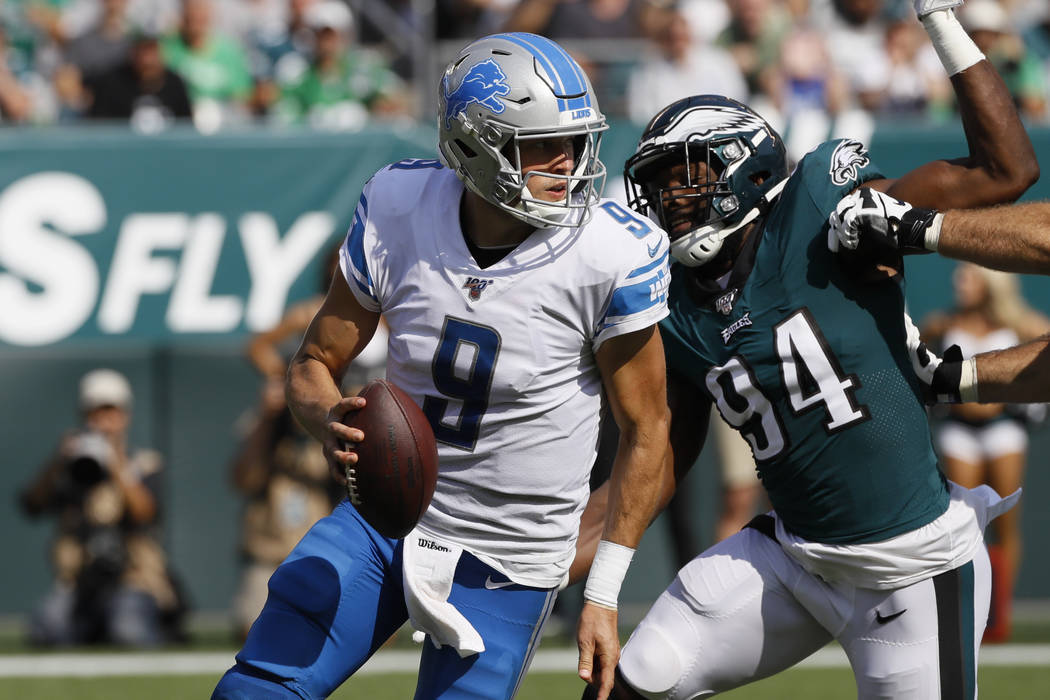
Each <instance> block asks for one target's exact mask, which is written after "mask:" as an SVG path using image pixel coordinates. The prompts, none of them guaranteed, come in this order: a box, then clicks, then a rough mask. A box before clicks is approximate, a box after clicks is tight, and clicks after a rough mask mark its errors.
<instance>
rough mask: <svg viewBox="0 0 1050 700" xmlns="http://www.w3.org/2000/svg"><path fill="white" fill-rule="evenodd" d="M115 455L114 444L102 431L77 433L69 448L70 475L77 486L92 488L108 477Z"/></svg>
mask: <svg viewBox="0 0 1050 700" xmlns="http://www.w3.org/2000/svg"><path fill="white" fill-rule="evenodd" d="M114 457H115V455H114V452H113V445H111V444H110V442H109V440H108V439H106V436H105V435H103V434H102V433H99V432H97V431H94V430H85V431H83V432H80V433H77V434H76V435H74V436H73V441H72V444H71V445H70V448H69V467H68V470H69V477H70V479H71V480H72V482H73V483H74V484H75V485H76V486H78V487H80V488H83V489H86V488H90V487H92V486H94V485H95V484H97V483H99V482H101V481H102V480H104V479H106V478H107V476H108V475H109V467H110V465H111V464H112V463H113V460H114Z"/></svg>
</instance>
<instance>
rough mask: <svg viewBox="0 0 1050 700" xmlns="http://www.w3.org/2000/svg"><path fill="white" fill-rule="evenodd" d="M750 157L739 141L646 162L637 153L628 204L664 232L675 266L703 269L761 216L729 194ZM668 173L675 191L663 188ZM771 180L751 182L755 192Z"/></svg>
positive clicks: (690, 145) (678, 150)
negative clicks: (728, 240) (725, 243)
mask: <svg viewBox="0 0 1050 700" xmlns="http://www.w3.org/2000/svg"><path fill="white" fill-rule="evenodd" d="M750 155H751V152H750V149H749V147H748V145H747V143H746V142H745V141H744V140H743V139H742V138H740V137H737V136H729V137H725V138H719V139H712V140H709V141H695V142H687V143H683V144H678V145H677V146H676V147H673V148H670V149H661V150H660V151H659V152H656V153H653V154H652V157H650V158H645V153H644V151H641V152H639V153H638V154H637V155H636V156H634V157H633V158H632V159H631V160H630V161H628V165H627V168H626V170H625V172H624V177H625V179H626V182H627V191H628V196H629V201H628V203H629V205H630V206H631V207H632V208H633V209H635V210H636V211H640V212H643V211H644V212H647V213H648V215H649V216H650V217H651V218H653V219H654V220H655V221H656V222H657V223H659V224H660V226H661V228H663V229H664V230H665V231H667V234H668V236H669V237H670V239H671V253H672V254H673V255H674V256H675V258H676V259H677V260H679V261H680V262H682V263H684V264H686V265H689V266H691V267H695V266H699V265H703V264H705V263H707V262H709V261H710V260H711V259H712V258H714V257H715V256H716V255H717V254H718V252H719V251H720V250H721V248H722V241H724V240H725V239H726V238H728V237H729V236H730V235H731V234H733V233H735V232H736V231H739V230H740V229H741V228H743V227H744V226H745V225H746V224H749V223H751V222H752V221H753V220H755V219H756V218H757V217H758V215H759V214H760V213H761V210H760V209H759V207H754V208H752V209H751V210H749V211H748V210H744V209H743V208H742V206H741V203H740V199H739V197H737V195H736V194H735V193H734V191H733V181H732V178H733V175H734V174H735V173H736V171H737V170H738V169H739V168H740V166H742V165H743V164H744V162H745V161H746V160H747V158H748V157H749V156H750ZM676 166H680V167H677V168H676ZM672 169H674V171H675V174H676V175H679V177H677V178H676V179H675V183H674V184H673V185H671V184H663V182H665V181H666V179H667V176H668V175H669V174H670V173H671V171H672ZM771 176H772V173H757V174H752V175H750V176H749V179H750V180H751V184H752V185H753V186H754V187H758V186H760V185H761V184H762V183H763V182H764V181H765V180H766V179H768V178H769V177H771ZM778 192H779V190H778Z"/></svg>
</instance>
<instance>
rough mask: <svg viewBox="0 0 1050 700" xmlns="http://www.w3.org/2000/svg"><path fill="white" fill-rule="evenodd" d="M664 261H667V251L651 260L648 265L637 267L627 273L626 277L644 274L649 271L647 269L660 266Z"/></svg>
mask: <svg viewBox="0 0 1050 700" xmlns="http://www.w3.org/2000/svg"><path fill="white" fill-rule="evenodd" d="M666 262H667V253H664V254H663V255H661V256H660V257H659V258H657V259H656V260H653V261H652V262H651V263H649V264H648V265H644V266H642V267H639V268H638V269H636V270H634V271H632V272H631V274H629V275H627V279H631V278H632V277H639V276H641V275H644V274H645V273H646V272H649V270H652V269H654V268H657V267H660V266H661V265H663V264H664V263H666Z"/></svg>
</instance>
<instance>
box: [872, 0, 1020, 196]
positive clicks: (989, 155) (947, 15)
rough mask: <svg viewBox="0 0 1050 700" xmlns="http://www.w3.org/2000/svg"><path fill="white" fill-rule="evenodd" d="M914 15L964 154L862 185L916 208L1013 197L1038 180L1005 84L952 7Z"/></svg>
mask: <svg viewBox="0 0 1050 700" xmlns="http://www.w3.org/2000/svg"><path fill="white" fill-rule="evenodd" d="M916 4H917V5H919V4H921V2H917V3H916ZM921 13H922V10H920V14H921ZM921 21H922V24H923V27H925V29H926V31H927V33H928V34H929V35H930V40H931V42H932V43H933V46H934V48H935V49H936V50H937V54H938V56H940V58H941V62H942V63H943V64H944V65H945V68H946V70H947V71H948V74H949V76H950V78H951V82H952V86H953V88H954V90H955V95H956V98H957V101H958V105H959V115H960V117H961V119H962V125H963V131H964V132H965V134H966V142H967V144H968V145H969V149H970V153H969V155H967V156H966V157H965V158H957V159H954V160H937V161H933V162H931V163H927V164H925V165H922V166H920V167H918V168H916V169H915V170H912V171H911V172H909V173H907V174H906V175H904V176H902V177H900V178H898V179H896V180H876V181H873V182H870V183H868V186H869V187H872V188H874V189H878V190H881V191H884V192H887V193H888V194H891V195H893V196H894V197H896V198H897V199H903V200H906V201H908V202H911V203H912V204H915V205H916V206H920V207H939V208H942V209H968V208H973V207H982V206H990V205H993V204H1001V203H1004V202H1012V201H1014V200H1016V199H1017V198H1018V197H1020V196H1021V195H1022V194H1023V193H1024V192H1025V190H1027V189H1028V188H1029V187H1031V186H1032V184H1033V183H1034V182H1035V181H1036V180H1038V179H1039V165H1038V163H1037V161H1036V158H1035V151H1034V149H1033V148H1032V142H1031V140H1030V139H1029V138H1028V134H1027V132H1025V129H1024V125H1023V124H1022V123H1021V119H1020V117H1019V116H1018V114H1017V109H1016V107H1015V106H1014V103H1013V99H1012V98H1011V97H1010V92H1009V90H1007V88H1006V85H1005V84H1004V83H1003V80H1002V78H1001V77H999V74H998V73H996V71H995V69H994V68H993V67H992V65H991V64H990V63H989V62H988V60H987V59H985V58H984V56H983V54H981V52H980V51H979V50H978V49H977V47H976V45H974V43H973V41H972V40H971V39H970V37H969V36H967V34H966V32H965V30H964V29H963V28H962V26H961V25H960V24H959V22H958V20H956V19H955V14H954V12H953V11H952V10H951V9H945V10H938V11H936V12H930V13H928V14H926V15H925V16H923V17H922V18H921Z"/></svg>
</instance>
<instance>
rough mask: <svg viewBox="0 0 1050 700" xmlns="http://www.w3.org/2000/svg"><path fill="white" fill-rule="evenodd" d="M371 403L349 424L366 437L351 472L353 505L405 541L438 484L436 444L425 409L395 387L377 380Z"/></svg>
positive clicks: (367, 392) (368, 395)
mask: <svg viewBox="0 0 1050 700" xmlns="http://www.w3.org/2000/svg"><path fill="white" fill-rule="evenodd" d="M358 395H359V396H363V397H365V400H366V401H367V402H368V403H367V404H366V405H365V407H364V408H362V409H361V410H360V411H355V412H353V413H349V414H347V416H346V418H345V419H344V422H345V423H346V424H347V425H349V426H351V427H354V428H358V429H360V430H361V431H362V432H363V433H364V434H365V439H364V441H362V442H361V443H360V444H359V445H357V448H356V451H357V455H358V460H357V464H356V465H354V466H353V467H350V468H349V469H347V485H346V490H347V495H349V496H350V502H351V503H353V505H354V507H355V508H357V512H358V513H360V514H361V517H363V518H364V519H365V520H366V521H367V522H368V523H369V524H370V525H371V526H372V527H374V528H375V529H376V530H377V531H378V532H379V534H381V535H384V536H386V537H397V538H399V537H404V536H405V535H407V534H408V533H409V532H410V531H411V530H412V528H413V527H415V526H416V523H417V522H419V519H420V518H421V517H422V516H423V513H424V512H425V511H426V509H427V507H428V506H429V505H430V499H431V497H432V496H433V495H434V486H435V485H436V484H437V467H438V456H437V443H436V442H435V441H434V433H433V431H432V430H431V428H430V423H429V422H428V421H427V418H426V416H425V415H423V411H422V410H420V408H419V406H418V405H417V404H416V402H415V401H413V400H412V399H411V397H409V395H408V394H406V393H405V392H404V391H403V390H401V389H400V388H398V387H397V386H396V385H395V384H393V383H391V382H388V381H387V380H385V379H375V380H373V381H371V382H369V383H368V384H366V385H365V388H364V389H362V390H361V392H360V393H359V394H358Z"/></svg>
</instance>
